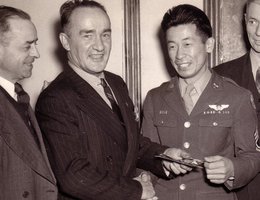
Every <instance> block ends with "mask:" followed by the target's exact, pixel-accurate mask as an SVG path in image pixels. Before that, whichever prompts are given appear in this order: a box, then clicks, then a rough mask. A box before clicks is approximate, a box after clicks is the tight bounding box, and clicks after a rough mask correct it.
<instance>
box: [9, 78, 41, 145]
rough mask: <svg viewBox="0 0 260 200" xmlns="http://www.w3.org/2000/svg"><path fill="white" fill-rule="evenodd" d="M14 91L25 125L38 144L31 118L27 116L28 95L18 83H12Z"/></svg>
mask: <svg viewBox="0 0 260 200" xmlns="http://www.w3.org/2000/svg"><path fill="white" fill-rule="evenodd" d="M14 91H15V92H16V94H17V102H18V103H19V104H20V106H21V107H22V110H23V115H24V117H25V120H26V121H25V122H26V123H27V126H28V128H29V130H30V131H31V133H32V136H33V138H34V140H35V141H36V143H37V145H38V146H40V144H39V140H38V137H37V136H36V132H35V129H34V127H33V125H32V123H31V119H30V116H29V105H30V97H29V95H28V94H27V93H26V92H25V91H24V89H23V87H22V86H21V85H20V84H19V83H15V84H14Z"/></svg>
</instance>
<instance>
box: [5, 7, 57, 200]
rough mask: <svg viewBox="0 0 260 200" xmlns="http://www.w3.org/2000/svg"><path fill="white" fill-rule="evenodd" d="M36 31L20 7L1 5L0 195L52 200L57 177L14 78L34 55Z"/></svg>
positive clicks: (12, 199) (26, 71) (24, 73)
mask: <svg viewBox="0 0 260 200" xmlns="http://www.w3.org/2000/svg"><path fill="white" fill-rule="evenodd" d="M37 40H38V38H37V32H36V29H35V26H34V24H33V23H32V22H31V19H30V16H29V15H28V14H27V13H25V12H23V11H22V10H19V9H16V8H12V7H7V6H0V102H1V103H0V124H1V125H0V180H1V181H0V182H1V183H0V199H1V200H21V199H30V200H47V199H48V200H56V199H57V193H58V192H57V187H56V180H55V178H54V175H53V173H52V171H51V168H50V164H49V161H48V159H47V154H46V150H45V147H44V143H43V140H42V136H41V132H40V129H39V127H38V124H37V121H36V118H35V116H34V113H33V110H32V108H31V107H30V105H29V96H28V95H27V93H25V92H24V90H23V89H22V88H21V86H20V85H19V84H18V83H17V82H18V81H21V80H23V79H24V78H28V77H30V76H31V74H32V68H33V62H34V60H35V59H36V58H39V53H38V50H37V48H36V42H37Z"/></svg>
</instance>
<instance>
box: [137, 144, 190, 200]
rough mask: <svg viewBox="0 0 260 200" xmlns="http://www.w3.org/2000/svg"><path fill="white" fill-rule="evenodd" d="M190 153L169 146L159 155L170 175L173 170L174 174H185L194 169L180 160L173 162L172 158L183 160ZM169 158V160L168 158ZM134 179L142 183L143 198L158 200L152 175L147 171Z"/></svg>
mask: <svg viewBox="0 0 260 200" xmlns="http://www.w3.org/2000/svg"><path fill="white" fill-rule="evenodd" d="M162 155H163V156H162ZM189 157H190V155H189V154H188V153H186V152H185V151H183V150H181V149H175V148H169V149H166V151H165V152H164V153H163V154H161V155H160V156H158V158H160V159H162V165H163V168H164V170H165V173H166V175H169V174H170V173H171V172H172V173H174V174H181V173H182V174H185V173H187V172H188V171H191V170H192V167H191V166H187V165H184V164H181V163H178V162H172V161H171V159H172V160H176V161H178V160H183V159H184V158H189ZM167 158H168V160H167ZM134 180H137V181H139V182H140V183H141V185H142V188H143V193H142V197H141V199H145V200H157V199H158V198H157V197H156V196H155V191H154V188H153V184H152V182H151V177H150V175H149V174H148V173H147V172H142V173H141V174H140V175H139V176H138V177H135V178H134Z"/></svg>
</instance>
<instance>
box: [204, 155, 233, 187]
mask: <svg viewBox="0 0 260 200" xmlns="http://www.w3.org/2000/svg"><path fill="white" fill-rule="evenodd" d="M205 161H206V162H205V164H204V166H205V169H206V173H207V178H208V179H209V181H210V182H212V183H216V184H222V183H225V182H226V181H227V180H228V178H230V177H233V176H234V165H233V163H232V161H231V160H230V159H228V158H225V157H222V156H210V157H205Z"/></svg>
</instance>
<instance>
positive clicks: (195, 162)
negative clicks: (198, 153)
mask: <svg viewBox="0 0 260 200" xmlns="http://www.w3.org/2000/svg"><path fill="white" fill-rule="evenodd" d="M154 157H155V158H159V159H162V160H165V161H169V162H175V163H179V164H181V165H185V166H188V167H191V168H195V167H197V168H203V167H204V161H202V160H199V159H195V158H183V159H181V160H176V159H173V158H171V157H170V156H167V155H165V154H159V155H155V156H154Z"/></svg>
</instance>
